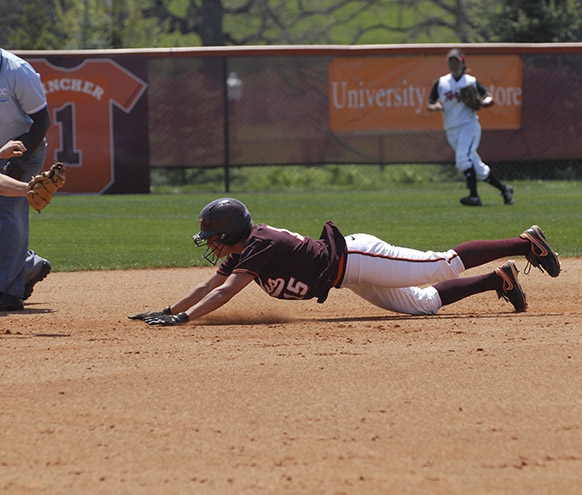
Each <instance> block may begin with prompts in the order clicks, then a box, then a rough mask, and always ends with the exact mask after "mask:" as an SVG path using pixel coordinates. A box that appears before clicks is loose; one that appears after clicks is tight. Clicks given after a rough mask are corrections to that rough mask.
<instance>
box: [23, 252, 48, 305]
mask: <svg viewBox="0 0 582 495" xmlns="http://www.w3.org/2000/svg"><path fill="white" fill-rule="evenodd" d="M50 272H51V264H50V263H49V262H48V261H47V260H44V261H42V263H39V264H38V269H37V272H36V273H35V274H34V276H33V277H32V278H31V279H30V280H29V281H28V282H26V285H25V286H24V300H25V301H26V300H27V299H28V298H29V297H30V295H31V294H32V290H33V289H34V286H35V285H36V284H37V283H39V282H40V281H41V280H44V279H45V278H46V276H47V275H48V274H49V273H50Z"/></svg>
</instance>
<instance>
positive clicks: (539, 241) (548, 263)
mask: <svg viewBox="0 0 582 495" xmlns="http://www.w3.org/2000/svg"><path fill="white" fill-rule="evenodd" d="M519 237H521V238H522V239H527V240H528V241H530V243H531V251H530V252H529V253H527V254H526V255H525V257H526V259H527V261H528V262H529V263H528V266H526V268H525V269H524V273H526V274H527V273H529V270H530V269H531V266H535V267H537V268H539V269H540V270H541V271H542V272H543V271H546V272H547V273H548V275H549V276H550V277H557V276H558V275H560V261H559V260H558V254H557V253H556V252H554V250H553V249H552V246H550V244H549V243H548V241H547V240H546V235H545V234H544V231H543V230H542V229H541V228H540V227H538V226H537V225H532V226H531V227H530V228H529V229H527V230H526V231H525V232H524V233H523V234H521V235H520V236H519ZM530 265H531V266H530Z"/></svg>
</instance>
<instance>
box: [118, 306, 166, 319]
mask: <svg viewBox="0 0 582 495" xmlns="http://www.w3.org/2000/svg"><path fill="white" fill-rule="evenodd" d="M171 314H172V311H171V310H170V306H166V307H165V308H164V309H162V310H161V311H150V312H149V313H136V314H134V315H129V316H128V318H129V319H130V320H142V321H143V320H145V319H146V318H147V317H148V316H164V315H171Z"/></svg>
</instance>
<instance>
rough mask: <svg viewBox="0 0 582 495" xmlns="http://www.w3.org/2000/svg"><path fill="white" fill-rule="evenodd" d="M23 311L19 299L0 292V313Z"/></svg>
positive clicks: (22, 305)
mask: <svg viewBox="0 0 582 495" xmlns="http://www.w3.org/2000/svg"><path fill="white" fill-rule="evenodd" d="M22 309H24V304H22V299H20V297H16V296H11V295H10V294H3V293H2V292H0V311H20V310H22Z"/></svg>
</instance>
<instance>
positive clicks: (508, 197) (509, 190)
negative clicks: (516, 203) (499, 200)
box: [501, 186, 513, 205]
mask: <svg viewBox="0 0 582 495" xmlns="http://www.w3.org/2000/svg"><path fill="white" fill-rule="evenodd" d="M501 196H503V203H504V204H506V205H512V204H513V187H511V186H505V188H504V189H503V191H501Z"/></svg>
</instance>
